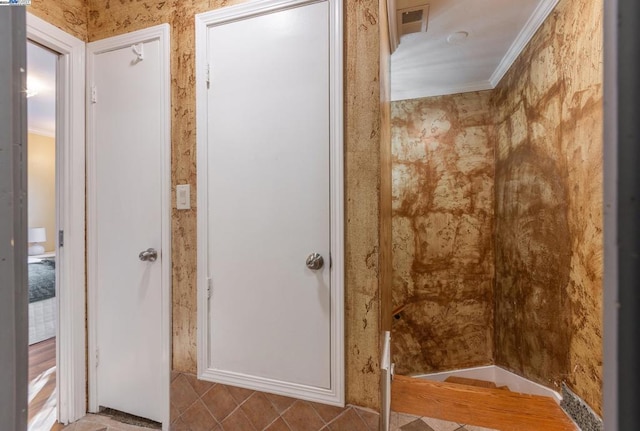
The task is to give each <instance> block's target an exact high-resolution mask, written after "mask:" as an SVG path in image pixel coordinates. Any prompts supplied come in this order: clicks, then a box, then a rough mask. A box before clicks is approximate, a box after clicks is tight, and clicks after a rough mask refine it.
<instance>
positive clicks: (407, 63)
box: [390, 0, 558, 100]
mask: <svg viewBox="0 0 640 431" xmlns="http://www.w3.org/2000/svg"><path fill="white" fill-rule="evenodd" d="M557 2H558V0H517V1H516V0H427V3H429V4H430V8H429V20H428V27H427V31H426V32H424V33H411V34H407V35H405V36H402V38H401V40H400V43H399V45H398V48H397V49H396V50H395V52H394V53H393V54H392V55H391V99H392V100H405V99H415V98H420V97H430V96H439V95H443V94H455V93H463V92H466V91H477V90H488V89H492V88H495V86H496V85H497V84H498V83H499V82H500V79H502V77H503V76H504V74H505V73H506V72H507V71H508V70H509V67H510V66H511V64H513V62H514V60H515V59H516V58H517V57H518V55H519V54H520V52H521V51H522V49H523V48H524V47H525V46H526V44H527V43H528V42H529V40H530V39H531V37H532V36H533V35H534V34H535V32H536V30H537V29H538V28H539V27H540V25H542V23H543V22H544V20H545V19H546V18H547V16H548V15H549V14H550V13H551V11H552V10H553V8H554V7H555V5H556V4H557ZM390 3H393V0H391V2H390ZM391 12H392V13H391V14H390V16H395V14H393V11H391ZM458 32H466V33H468V37H466V39H464V40H462V41H457V42H456V41H453V42H448V41H447V38H449V37H450V36H451V35H452V34H455V33H458Z"/></svg>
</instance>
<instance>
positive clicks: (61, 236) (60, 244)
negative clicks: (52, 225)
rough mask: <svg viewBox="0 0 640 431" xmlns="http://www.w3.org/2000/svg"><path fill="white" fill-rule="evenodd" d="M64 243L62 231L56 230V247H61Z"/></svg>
mask: <svg viewBox="0 0 640 431" xmlns="http://www.w3.org/2000/svg"><path fill="white" fill-rule="evenodd" d="M63 245H64V231H63V230H59V231H58V247H62V246H63Z"/></svg>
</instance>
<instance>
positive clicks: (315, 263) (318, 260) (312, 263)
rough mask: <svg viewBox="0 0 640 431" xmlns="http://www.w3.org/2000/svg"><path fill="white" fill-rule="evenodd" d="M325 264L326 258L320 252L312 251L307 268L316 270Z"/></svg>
mask: <svg viewBox="0 0 640 431" xmlns="http://www.w3.org/2000/svg"><path fill="white" fill-rule="evenodd" d="M323 265H324V259H323V258H322V256H321V255H320V254H318V253H311V254H310V255H309V257H307V268H309V269H312V270H314V271H316V270H318V269H320V268H322V266H323Z"/></svg>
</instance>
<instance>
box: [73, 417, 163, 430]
mask: <svg viewBox="0 0 640 431" xmlns="http://www.w3.org/2000/svg"><path fill="white" fill-rule="evenodd" d="M64 431H152V428H145V427H139V426H136V425H128V424H123V423H122V422H118V421H116V420H114V419H112V418H110V417H108V416H102V415H93V414H88V415H86V416H85V417H83V418H82V419H80V420H79V421H77V422H74V423H72V424H70V425H67V426H66V427H64Z"/></svg>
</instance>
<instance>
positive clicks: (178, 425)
mask: <svg viewBox="0 0 640 431" xmlns="http://www.w3.org/2000/svg"><path fill="white" fill-rule="evenodd" d="M378 421H379V415H378V414H377V413H375V412H371V411H368V410H364V409H360V408H356V407H352V406H347V407H345V408H340V407H333V406H327V405H324V404H318V403H313V402H309V401H302V400H297V399H294V398H289V397H284V396H280V395H273V394H267V393H263V392H257V391H252V390H249V389H242V388H236V387H233V386H227V385H222V384H215V383H210V382H205V381H202V380H198V379H197V378H196V377H195V376H194V375H192V374H182V373H174V375H173V376H172V381H171V429H172V430H173V431H202V430H204V431H378Z"/></svg>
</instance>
